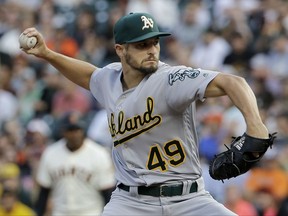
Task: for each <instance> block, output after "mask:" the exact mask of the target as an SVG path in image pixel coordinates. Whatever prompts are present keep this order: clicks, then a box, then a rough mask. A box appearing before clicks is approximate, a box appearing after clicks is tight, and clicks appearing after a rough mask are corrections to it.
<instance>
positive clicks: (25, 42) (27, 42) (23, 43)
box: [19, 33, 37, 49]
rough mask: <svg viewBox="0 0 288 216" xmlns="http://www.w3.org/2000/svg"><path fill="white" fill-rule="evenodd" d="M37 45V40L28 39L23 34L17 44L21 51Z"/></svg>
mask: <svg viewBox="0 0 288 216" xmlns="http://www.w3.org/2000/svg"><path fill="white" fill-rule="evenodd" d="M36 43H37V38H36V37H34V36H32V37H28V36H27V35H24V34H23V33H22V34H21V35H20V37H19V44H20V47H21V48H23V49H31V48H33V47H34V46H35V45H36Z"/></svg>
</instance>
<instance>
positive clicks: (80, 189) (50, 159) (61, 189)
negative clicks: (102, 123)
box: [36, 112, 115, 216]
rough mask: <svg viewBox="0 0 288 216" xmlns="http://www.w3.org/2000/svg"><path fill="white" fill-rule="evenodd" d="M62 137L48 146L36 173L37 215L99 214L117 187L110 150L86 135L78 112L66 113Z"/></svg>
mask: <svg viewBox="0 0 288 216" xmlns="http://www.w3.org/2000/svg"><path fill="white" fill-rule="evenodd" d="M60 128H61V130H62V131H63V133H62V134H63V139H60V140H59V141H57V142H56V143H54V144H51V145H50V146H48V147H47V148H46V149H45V151H44V152H43V154H42V157H41V160H40V165H39V169H38V173H37V182H38V183H39V185H40V192H39V197H38V202H37V204H36V210H37V213H38V216H41V215H44V213H45V212H46V210H47V212H49V208H46V207H47V206H48V205H47V204H48V203H49V202H48V201H49V200H50V199H49V194H50V191H52V196H51V203H52V206H51V214H52V215H57V216H59V215H63V216H64V215H65V216H67V215H79V216H84V215H86V216H88V215H89V216H90V215H99V214H100V213H101V212H102V211H103V207H104V204H105V203H107V202H108V200H109V199H110V196H111V192H112V190H113V189H114V188H115V187H114V186H115V177H114V170H113V165H112V161H111V157H110V154H109V152H108V151H107V150H106V149H105V148H104V147H102V146H101V145H99V144H97V143H95V142H94V141H92V140H90V139H88V138H87V137H86V136H85V130H84V129H85V127H84V122H82V121H81V119H80V116H79V113H77V112H70V113H68V114H66V115H65V116H64V117H63V119H62V123H61V127H60Z"/></svg>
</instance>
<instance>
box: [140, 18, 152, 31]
mask: <svg viewBox="0 0 288 216" xmlns="http://www.w3.org/2000/svg"><path fill="white" fill-rule="evenodd" d="M141 19H142V21H143V22H144V25H143V27H142V30H144V29H145V28H153V25H154V22H153V20H152V19H151V18H147V17H146V16H141Z"/></svg>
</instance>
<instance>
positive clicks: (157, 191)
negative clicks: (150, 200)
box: [118, 182, 198, 197]
mask: <svg viewBox="0 0 288 216" xmlns="http://www.w3.org/2000/svg"><path fill="white" fill-rule="evenodd" d="M118 187H119V188H120V189H122V190H125V191H127V192H129V191H130V187H129V186H127V185H124V184H122V183H121V184H119V185H118ZM197 189H198V185H197V182H193V183H192V184H191V187H190V190H189V193H194V192H197ZM182 192H183V184H176V185H160V186H150V187H145V186H139V187H138V194H140V195H148V196H154V197H160V196H180V195H182Z"/></svg>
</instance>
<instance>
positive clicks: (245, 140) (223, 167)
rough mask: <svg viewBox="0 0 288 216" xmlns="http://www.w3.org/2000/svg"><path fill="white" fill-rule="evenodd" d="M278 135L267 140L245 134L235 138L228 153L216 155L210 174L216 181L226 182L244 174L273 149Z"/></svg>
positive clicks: (271, 135)
mask: <svg viewBox="0 0 288 216" xmlns="http://www.w3.org/2000/svg"><path fill="white" fill-rule="evenodd" d="M275 138H276V133H273V134H269V138H267V139H259V138H255V137H251V136H249V135H247V134H246V133H244V134H243V135H242V136H238V137H236V138H234V140H233V141H232V143H231V145H230V146H231V147H230V148H229V147H227V146H226V145H225V146H226V147H227V151H225V152H222V153H220V154H217V155H215V157H214V159H213V160H212V161H211V163H210V166H209V174H210V176H211V177H212V178H213V179H215V180H224V179H229V178H232V177H236V176H239V175H241V174H244V173H245V172H247V171H248V170H249V169H251V168H252V167H253V166H254V165H255V164H256V163H257V162H258V161H260V159H261V158H262V156H263V155H264V154H265V152H266V151H267V149H268V148H269V147H270V148H272V145H273V142H274V139H275Z"/></svg>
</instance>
